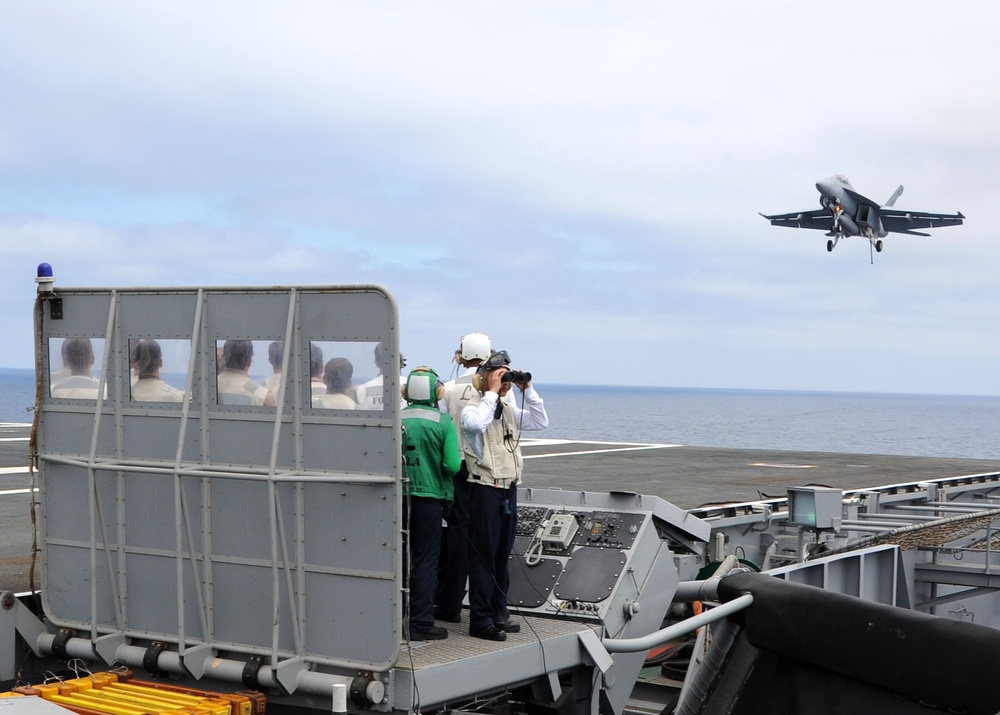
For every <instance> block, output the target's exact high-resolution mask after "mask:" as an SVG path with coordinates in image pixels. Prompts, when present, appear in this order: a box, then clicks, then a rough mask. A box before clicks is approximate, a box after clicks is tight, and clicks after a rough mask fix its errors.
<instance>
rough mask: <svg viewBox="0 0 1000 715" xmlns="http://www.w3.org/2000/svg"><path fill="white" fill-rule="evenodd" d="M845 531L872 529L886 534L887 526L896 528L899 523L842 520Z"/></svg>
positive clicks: (875, 532)
mask: <svg viewBox="0 0 1000 715" xmlns="http://www.w3.org/2000/svg"><path fill="white" fill-rule="evenodd" d="M841 526H843V528H844V530H845V531H870V532H871V533H873V534H884V533H885V530H886V528H889V529H894V528H896V527H897V526H899V524H879V523H877V522H872V523H870V524H863V523H861V522H860V521H851V522H842V523H841Z"/></svg>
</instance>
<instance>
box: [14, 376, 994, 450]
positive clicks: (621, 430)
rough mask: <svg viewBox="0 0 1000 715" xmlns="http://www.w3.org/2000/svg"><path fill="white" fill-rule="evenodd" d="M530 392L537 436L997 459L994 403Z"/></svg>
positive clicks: (597, 390)
mask: <svg viewBox="0 0 1000 715" xmlns="http://www.w3.org/2000/svg"><path fill="white" fill-rule="evenodd" d="M537 387H538V391H539V393H540V394H541V395H542V397H543V398H544V399H545V407H546V410H547V411H548V413H549V427H548V429H546V430H544V431H542V432H538V433H535V434H537V436H539V437H550V438H559V439H591V440H601V441H605V440H607V441H618V442H652V443H669V444H687V445H698V446H705V447H742V448H751V449H755V448H760V449H786V450H806V451H819V452H856V453H862V454H898V455H911V456H925V457H964V458H970V459H998V460H1000V397H963V396H948V395H944V396H942V395H885V394H860V393H832V392H784V391H769V390H708V389H691V388H663V387H602V386H596V385H544V384H540V385H537ZM34 401H35V381H34V372H33V371H31V370H13V369H2V368H0V422H30V421H31V418H32V412H31V407H32V405H33V404H34ZM532 436H534V435H532Z"/></svg>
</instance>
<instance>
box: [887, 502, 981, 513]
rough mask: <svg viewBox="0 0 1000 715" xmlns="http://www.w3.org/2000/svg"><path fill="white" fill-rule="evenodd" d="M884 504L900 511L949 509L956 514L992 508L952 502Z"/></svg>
mask: <svg viewBox="0 0 1000 715" xmlns="http://www.w3.org/2000/svg"><path fill="white" fill-rule="evenodd" d="M886 506H889V507H893V508H896V509H899V510H900V511H902V510H904V509H912V510H913V511H935V512H937V511H951V512H954V513H956V514H975V513H976V512H980V511H981V512H987V511H992V509H983V508H982V507H978V506H955V505H954V504H953V503H949V504H941V506H918V505H916V504H900V505H898V506H897V505H895V504H887V505H886Z"/></svg>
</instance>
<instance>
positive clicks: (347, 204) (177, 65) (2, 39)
mask: <svg viewBox="0 0 1000 715" xmlns="http://www.w3.org/2000/svg"><path fill="white" fill-rule="evenodd" d="M952 8H953V9H946V5H945V4H942V3H940V2H927V1H925V0H914V1H909V2H883V3H871V2H854V1H842V2H838V3H835V4H833V5H831V4H829V3H826V4H811V3H810V4H806V3H801V2H762V3H753V4H750V3H712V2H709V3H686V4H682V3H665V2H633V3H627V4H620V3H595V2H582V1H577V2H558V1H555V2H545V3H538V2H516V1H515V2H503V3H499V2H496V3H489V2H482V3H468V2H425V3H372V2H364V3H361V2H357V3H345V2H333V1H332V0H322V1H310V0H296V1H295V2H282V3H279V2H276V1H274V0H271V1H269V2H262V1H254V0H239V1H238V2H237V1H226V0H218V1H216V2H210V3H204V2H185V1H182V2H178V1H177V0H171V1H170V2H165V1H156V0H152V1H150V2H142V3H130V2H103V1H101V0H96V1H92V2H87V3H65V2H49V1H47V0H33V1H32V2H30V3H25V2H22V3H13V2H3V3H0V47H2V48H3V50H2V60H0V318H2V320H3V324H4V325H5V326H6V328H7V330H6V333H7V339H6V341H5V347H6V352H5V355H4V356H3V357H0V366H2V367H30V366H31V364H32V358H31V344H32V340H31V334H32V333H31V331H32V328H31V312H32V308H31V306H32V301H33V298H34V291H35V285H34V281H33V278H34V275H35V268H36V266H37V264H38V263H39V262H42V261H47V262H49V263H51V264H52V265H53V266H54V268H55V273H56V277H57V284H56V285H57V287H58V286H60V285H61V286H67V287H68V286H132V285H143V286H147V285H270V284H342V283H369V282H375V283H380V284H382V285H385V286H386V287H387V288H389V290H390V291H391V292H392V293H393V294H394V295H395V297H396V299H397V301H398V303H399V306H400V311H401V326H402V330H401V335H402V349H403V352H404V353H405V354H406V355H407V358H408V359H409V360H410V361H411V363H410V364H411V365H413V364H415V363H419V362H423V363H429V364H431V365H433V366H435V367H438V368H439V370H441V371H442V372H448V370H449V360H450V358H451V354H452V351H453V350H454V348H455V347H456V345H457V342H458V338H459V336H460V335H462V334H463V333H466V332H472V331H482V332H487V333H489V334H490V335H492V336H493V338H494V347H500V348H506V349H507V350H508V351H509V352H510V353H511V355H512V356H513V358H514V361H515V363H516V366H518V367H520V368H522V369H528V370H531V371H532V372H533V373H534V374H535V376H536V382H540V383H545V382H548V383H565V384H579V383H599V384H622V385H645V384H650V385H662V386H684V387H737V388H763V389H792V390H848V391H875V392H908V393H945V394H976V395H1000V369H998V368H1000V333H998V331H997V327H996V326H997V317H998V315H1000V281H998V273H1000V242H998V241H997V239H996V236H997V233H998V225H997V223H996V222H997V221H998V220H1000V219H998V218H997V217H996V215H995V214H992V212H991V210H990V209H991V206H992V204H993V202H995V201H996V197H997V196H998V195H1000V174H998V168H1000V153H998V146H1000V61H998V55H997V52H996V50H995V44H996V37H995V31H996V28H997V26H998V21H1000V8H997V6H996V5H995V4H994V3H992V2H985V1H982V2H970V3H962V4H959V5H954V6H952ZM838 172H839V173H843V174H846V175H847V176H848V177H849V178H850V179H851V181H852V183H853V184H854V187H855V188H856V189H857V190H858V191H860V192H861V193H864V194H866V195H868V196H870V197H871V198H873V199H875V200H877V201H879V202H882V201H885V200H886V199H887V198H888V197H889V195H890V194H891V193H892V192H893V190H894V189H895V188H896V187H897V186H898V185H899V184H904V185H905V187H906V192H905V193H904V194H903V196H902V198H901V199H900V200H899V201H898V203H897V207H898V208H913V209H919V210H928V211H942V212H952V211H959V210H960V211H962V212H963V213H964V214H965V215H966V216H967V217H968V220H967V222H966V225H965V226H962V227H956V228H946V229H941V230H938V231H935V232H934V236H933V237H932V238H913V237H895V238H893V237H892V236H890V238H889V239H888V240H886V247H885V250H884V252H883V253H881V254H876V256H875V261H874V264H872V263H871V262H870V257H869V247H868V245H867V242H865V241H864V240H863V239H858V238H854V239H848V240H847V241H845V242H842V243H841V244H840V245H839V246H838V247H837V248H836V250H835V251H834V252H833V253H827V251H826V248H825V243H826V238H825V237H824V236H823V235H822V233H820V232H818V231H805V230H803V231H797V230H790V229H785V228H777V227H772V226H770V224H769V223H768V222H767V221H765V220H764V219H762V218H761V217H760V216H758V212H759V211H763V212H765V213H779V212H786V211H795V210H801V209H811V208H814V207H818V194H817V193H816V190H815V188H814V184H815V182H816V181H817V180H818V179H820V178H823V177H825V176H829V175H830V174H832V173H838Z"/></svg>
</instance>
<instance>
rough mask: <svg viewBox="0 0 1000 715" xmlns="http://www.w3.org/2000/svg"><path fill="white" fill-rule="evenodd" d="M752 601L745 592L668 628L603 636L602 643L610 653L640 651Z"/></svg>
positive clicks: (750, 596) (738, 609)
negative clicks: (626, 635)
mask: <svg viewBox="0 0 1000 715" xmlns="http://www.w3.org/2000/svg"><path fill="white" fill-rule="evenodd" d="M752 603H753V595H752V594H749V593H745V594H743V595H742V596H740V597H739V598H734V599H733V600H732V601H729V602H727V603H723V604H722V605H721V606H716V607H715V608H712V609H710V610H707V611H705V612H704V613H702V614H700V615H697V616H692V617H691V618H685V619H684V620H683V621H681V622H680V623H675V624H674V625H672V626H668V627H667V628H661V629H660V630H658V631H655V632H653V633H650V634H649V635H646V636H642V637H641V638H602V639H601V643H602V644H603V645H604V648H605V649H606V650H607V651H608V653H638V652H639V651H644V650H649V649H650V648H653V647H655V646H658V645H660V644H661V643H666V642H667V641H669V640H673V639H674V638H677V637H679V636H683V635H686V634H687V633H690V632H691V631H693V630H695V629H696V628H701V627H702V626H706V625H708V624H709V623H713V622H714V621H718V620H721V619H723V618H725V617H726V616H729V615H731V614H733V613H738V612H739V611H742V610H743V609H744V608H747V607H749V606H750V604H752Z"/></svg>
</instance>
